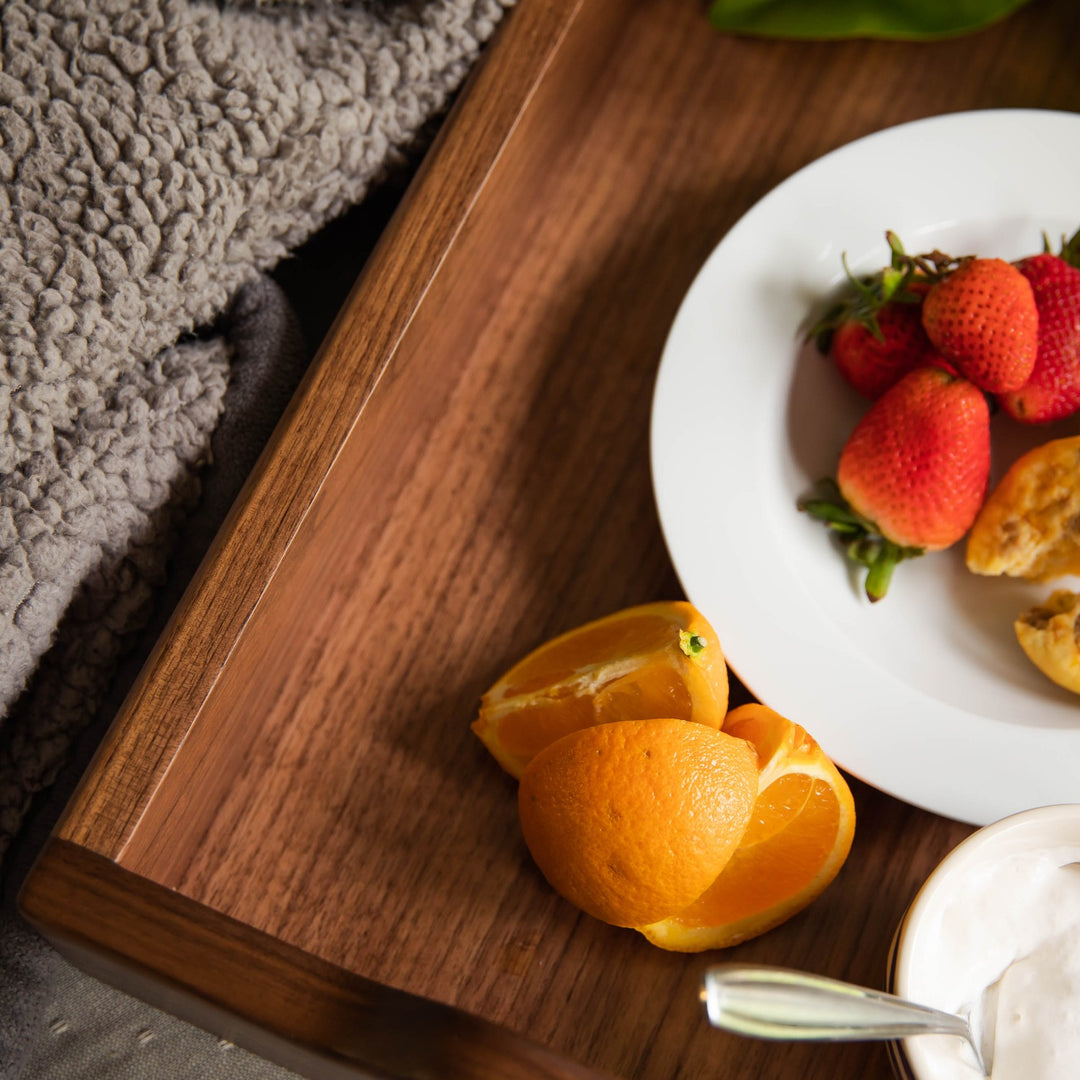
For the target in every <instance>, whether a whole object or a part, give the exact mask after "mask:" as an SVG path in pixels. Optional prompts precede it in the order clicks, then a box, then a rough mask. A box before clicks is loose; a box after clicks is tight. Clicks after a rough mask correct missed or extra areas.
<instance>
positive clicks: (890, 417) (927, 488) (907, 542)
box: [800, 367, 990, 600]
mask: <svg viewBox="0 0 1080 1080" xmlns="http://www.w3.org/2000/svg"><path fill="white" fill-rule="evenodd" d="M989 475H990V410H989V408H988V406H987V403H986V397H985V395H984V394H983V393H982V392H981V391H980V390H979V389H978V388H977V387H976V386H974V385H973V384H972V383H971V382H969V381H968V380H967V379H963V378H959V377H957V376H955V375H952V374H950V373H949V372H947V371H943V370H942V369H940V368H937V367H922V368H917V369H916V370H915V371H912V372H910V373H909V374H907V375H905V376H904V377H903V378H902V379H901V380H900V381H899V382H898V383H897V384H896V385H895V386H894V387H893V388H892V389H891V390H888V391H886V392H885V393H884V394H883V395H882V396H881V397H880V398H878V400H877V401H876V402H874V404H873V405H871V406H870V408H869V409H868V410H867V412H866V414H865V415H864V416H863V418H862V419H861V420H860V421H859V423H858V424H857V425H856V427H855V430H854V431H853V432H852V433H851V436H850V437H849V439H848V441H847V443H846V445H845V446H844V449H843V451H842V453H841V455H840V465H839V468H838V469H837V473H836V480H837V488H838V495H839V498H837V497H835V496H834V497H826V498H810V499H804V500H802V501H801V502H800V508H801V509H803V510H806V511H807V512H808V513H810V514H812V515H813V516H815V517H818V518H820V519H822V520H823V521H825V522H826V523H827V524H828V525H829V527H830V528H831V529H833V530H834V531H835V532H836V533H837V534H838V535H839V536H841V537H843V538H844V540H845V542H846V544H847V555H848V557H849V558H850V559H852V560H854V561H856V562H858V563H861V564H862V565H864V566H866V567H867V568H868V573H867V576H866V584H865V588H866V595H867V596H868V597H869V598H870V599H871V600H880V599H881V598H882V597H883V596H884V595H885V593H886V591H887V590H888V587H889V581H890V580H891V578H892V572H893V569H894V568H895V566H896V564H897V563H898V562H900V561H901V560H902V559H907V558H912V557H914V556H917V555H922V554H923V552H925V551H938V550H941V549H942V548H947V547H948V546H949V545H950V544H954V543H955V542H956V541H957V540H959V539H960V538H961V537H962V536H963V535H964V533H966V532H967V531H968V529H969V528H970V527H971V524H972V522H973V521H974V520H975V517H976V515H977V514H978V512H979V508H980V507H981V506H982V502H983V498H984V497H985V495H986V484H987V480H988V478H989Z"/></svg>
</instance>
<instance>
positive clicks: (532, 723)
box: [472, 601, 728, 778]
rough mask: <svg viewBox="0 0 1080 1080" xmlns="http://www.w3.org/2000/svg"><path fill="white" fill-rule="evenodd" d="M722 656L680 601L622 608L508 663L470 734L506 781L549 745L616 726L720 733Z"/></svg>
mask: <svg viewBox="0 0 1080 1080" xmlns="http://www.w3.org/2000/svg"><path fill="white" fill-rule="evenodd" d="M727 702H728V674H727V665H726V663H725V661H724V653H723V651H722V650H721V648H720V642H719V641H718V639H717V637H716V634H715V632H714V631H713V629H712V627H711V626H710V625H709V624H708V622H706V620H705V618H704V616H703V615H702V614H701V613H700V612H699V611H698V610H697V609H696V608H695V607H694V606H693V605H692V604H689V603H686V602H685V601H663V602H658V603H654V604H643V605H640V606H638V607H632V608H626V609H625V610H623V611H617V612H615V613H614V614H612V615H608V616H605V617H604V618H602V619H598V620H596V621H595V622H591V623H586V624H585V625H584V626H581V627H578V628H577V629H575V630H571V631H569V632H568V633H565V634H562V635H561V636H559V637H557V638H553V639H552V640H551V641H549V642H547V643H546V644H544V645H541V646H540V647H539V648H538V649H536V650H535V651H534V652H531V653H530V654H529V655H528V656H526V657H525V658H524V659H523V660H521V661H519V662H518V663H517V664H515V665H514V666H513V667H512V668H511V669H510V670H509V671H508V672H507V673H506V674H505V675H503V677H502V678H501V679H499V681H498V682H497V683H495V685H494V686H492V687H491V689H490V690H488V692H487V693H486V694H485V695H484V696H483V698H482V700H481V702H480V715H479V717H478V718H477V719H476V720H475V721H474V722H473V725H472V730H473V731H474V732H475V733H476V734H477V736H478V737H479V738H480V739H481V741H482V742H483V743H484V745H485V746H486V747H487V748H488V750H490V751H491V753H492V754H493V755H494V757H495V759H496V760H497V761H498V762H499V764H500V765H502V767H503V768H504V769H505V770H506V771H507V772H508V773H510V774H511V775H512V776H515V777H518V778H520V777H521V773H522V771H523V770H524V768H525V766H526V765H527V764H528V763H529V761H531V760H532V758H533V757H534V756H535V755H536V754H538V753H539V752H540V751H541V750H543V749H544V748H545V747H546V746H549V745H550V744H551V743H553V742H554V741H555V740H556V739H559V738H561V737H562V736H563V735H567V734H569V733H570V732H572V731H578V730H580V729H581V728H586V727H592V726H593V725H595V724H606V723H612V722H615V721H620V720H648V719H653V718H656V717H667V718H673V719H677V720H693V721H697V722H700V723H703V724H707V725H708V726H709V727H713V728H720V727H721V726H722V725H723V722H724V713H725V711H726V710H727Z"/></svg>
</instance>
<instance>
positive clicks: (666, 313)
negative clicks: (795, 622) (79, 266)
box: [23, 0, 1080, 1080]
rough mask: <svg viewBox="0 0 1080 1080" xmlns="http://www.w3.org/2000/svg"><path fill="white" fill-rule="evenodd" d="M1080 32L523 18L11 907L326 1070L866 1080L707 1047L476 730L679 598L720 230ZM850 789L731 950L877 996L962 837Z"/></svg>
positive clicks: (677, 982)
mask: <svg viewBox="0 0 1080 1080" xmlns="http://www.w3.org/2000/svg"><path fill="white" fill-rule="evenodd" d="M1078 30H1080V8H1077V7H1076V6H1075V5H1072V4H1070V3H1068V2H1067V0H1060V2H1057V3H1054V2H1049V0H1044V2H1037V3H1033V4H1032V5H1030V7H1027V8H1025V9H1023V10H1021V11H1020V12H1019V13H1018V14H1017V15H1015V16H1013V17H1012V18H1010V19H1009V20H1008V21H1007V22H1005V23H1002V24H1000V25H998V26H996V27H994V28H992V29H990V30H987V31H984V32H982V33H980V34H976V35H972V36H970V37H967V38H963V39H960V40H956V41H948V42H941V43H935V44H932V45H927V44H899V43H873V44H870V43H866V42H850V43H824V44H808V43H793V42H769V41H757V40H749V39H738V38H734V37H724V36H720V35H718V34H716V33H714V32H713V31H712V30H711V29H710V27H709V26H708V23H707V21H706V19H705V14H704V10H703V8H702V7H701V5H699V4H698V3H696V2H694V0H665V2H663V3H661V2H659V0H519V5H518V7H517V8H516V9H515V10H514V11H513V12H512V13H511V15H510V16H509V17H508V19H507V21H506V24H505V25H504V27H503V28H502V29H501V31H500V33H499V35H498V37H497V39H496V41H495V43H494V44H493V45H492V47H491V48H490V49H489V51H488V53H487V54H486V57H485V59H484V61H483V62H482V64H481V65H480V67H479V69H478V70H477V71H476V72H475V73H474V76H473V77H472V79H471V80H470V83H469V86H468V88H467V91H466V92H465V94H464V95H463V97H462V99H461V101H459V103H458V105H457V106H456V107H455V110H454V112H453V113H452V115H451V117H450V118H449V120H448V121H447V122H446V123H445V125H444V127H443V129H442V131H441V133H440V136H439V139H438V141H437V143H436V145H435V147H434V148H433V150H432V151H431V152H430V153H429V155H428V158H427V159H426V161H425V164H424V166H423V168H422V169H421V172H420V174H419V175H418V177H417V179H416V181H415V182H414V184H413V186H412V188H411V189H410V191H409V193H408V195H407V196H406V199H405V201H404V203H403V204H402V206H401V208H400V210H399V212H398V214H397V215H396V216H395V219H394V221H393V222H392V224H391V225H390V227H389V228H388V230H387V232H386V234H385V236H384V237H383V239H382V241H381V243H380V246H379V249H378V250H377V252H376V253H375V255H374V256H373V257H372V259H371V260H370V262H369V265H368V266H367V267H366V268H365V271H364V273H363V275H362V276H361V278H360V279H359V281H358V283H357V286H356V288H355V289H354V291H353V293H352V295H351V297H350V300H349V302H348V303H347V304H346V306H345V308H344V310H343V311H342V313H341V315H340V316H339V318H338V320H337V322H336V323H335V325H334V327H333V329H332V330H331V332H330V334H329V336H328V338H327V340H326V342H325V343H324V345H323V348H322V350H321V351H320V354H319V357H318V358H317V361H316V363H315V365H314V366H313V369H312V371H311V372H310V373H309V376H308V378H307V379H306V381H305V383H304V385H303V386H302V387H301V389H300V391H299V392H298V394H297V396H296V399H295V400H294V401H293V403H292V405H291V407H290V409H289V412H288V414H287V415H286V417H285V418H284V420H283V421H282V424H281V425H280V427H279V429H278V431H277V432H276V434H275V437H274V440H273V442H272V445H271V446H270V448H269V449H268V451H267V453H266V454H265V455H264V457H263V459H262V460H261V461H260V464H259V466H258V468H257V469H256V472H255V474H254V475H253V477H252V478H251V481H250V482H249V484H248V486H247V487H246V489H245V491H244V493H243V494H242V496H241V498H240V500H239V501H238V504H237V506H236V507H235V508H234V511H233V514H232V515H231V517H230V519H229V521H228V522H227V524H226V526H225V528H224V529H223V531H222V533H221V535H220V536H219V538H218V541H217V543H216V545H215V547H214V549H213V551H212V552H211V554H210V556H209V557H208V559H207V561H206V563H205V564H204V566H203V568H202V570H201V571H200V574H199V576H198V578H197V579H196V581H195V582H194V584H193V586H192V588H191V589H190V590H189V592H188V594H187V596H186V597H185V600H184V601H183V603H182V604H181V606H180V608H179V610H178V611H177V613H176V616H175V618H174V620H173V622H172V623H171V625H170V627H169V629H168V630H167V632H166V634H165V635H164V637H163V638H162V641H161V642H160V643H159V645H158V647H157V649H156V651H155V653H154V655H153V656H152V658H151V660H150V662H149V663H148V665H147V667H146V669H145V670H144V672H143V674H142V676H141V678H140V680H139V683H138V684H137V686H136V687H135V689H134V690H133V692H132V694H131V696H130V698H129V700H128V701H127V703H126V704H125V707H124V709H123V710H122V712H121V714H120V716H119V717H118V719H117V721H116V723H115V724H114V726H113V729H112V731H111V732H110V735H109V737H108V739H107V740H106V743H105V745H104V746H103V747H102V749H101V751H100V752H99V754H98V756H97V758H96V759H95V762H94V764H93V766H92V767H91V769H90V771H89V773H88V775H87V777H86V778H85V780H84V782H83V785H82V786H81V788H80V790H79V792H78V793H77V795H76V797H75V799H74V800H73V802H72V804H71V806H70V807H69V809H68V812H67V814H66V816H65V818H64V820H63V821H62V822H61V824H60V826H59V827H58V829H57V832H56V835H55V837H54V839H53V840H52V841H51V842H50V845H49V847H48V848H47V849H46V851H45V852H44V853H43V855H42V858H41V859H40V860H39V863H38V865H37V867H36V869H35V870H34V872H33V873H32V875H31V877H30V879H29V881H28V883H27V886H26V889H25V891H24V896H23V908H24V911H25V913H26V914H27V916H28V917H29V918H31V919H32V920H33V921H34V922H35V923H36V924H37V925H38V926H39V927H41V928H42V930H43V931H44V932H45V933H46V934H47V935H48V936H50V937H51V938H52V939H53V940H54V941H56V942H57V944H58V945H59V946H60V947H61V948H63V949H65V950H66V951H67V952H68V953H69V954H70V955H72V956H73V957H74V958H75V959H77V961H78V962H80V963H82V964H84V965H85V966H87V967H88V968H90V969H91V970H94V971H97V972H99V973H100V974H102V975H103V976H104V977H106V978H109V979H111V980H112V981H114V982H117V983H119V984H120V985H123V986H126V987H127V988H129V989H132V990H134V991H135V992H137V993H140V994H142V995H143V996H144V997H147V998H149V999H150V1000H154V1001H157V1002H159V1003H163V1004H165V1005H166V1007H169V1008H171V1009H173V1011H176V1012H179V1013H181V1014H183V1015H187V1016H190V1017H192V1018H194V1019H195V1020H197V1021H198V1022H200V1023H203V1024H204V1025H206V1026H209V1027H212V1028H214V1029H215V1030H218V1031H221V1032H223V1033H228V1034H230V1035H232V1036H233V1037H236V1038H238V1039H240V1040H241V1041H243V1042H245V1043H246V1044H247V1045H251V1046H253V1047H254V1048H255V1049H258V1050H260V1051H261V1052H263V1053H266V1054H268V1055H270V1056H273V1057H275V1058H276V1059H278V1060H281V1061H284V1062H286V1063H288V1064H292V1065H293V1066H294V1067H299V1068H303V1069H304V1070H305V1071H307V1072H308V1073H309V1074H310V1075H313V1076H315V1075H320V1076H322V1075H326V1076H330V1075H334V1076H337V1075H359V1074H364V1075H369V1074H378V1075H394V1076H428V1075H430V1076H463V1077H464V1076H492V1077H495V1076H501V1077H511V1076H517V1075H521V1076H549V1075H550V1076H573V1075H583V1076H584V1075H586V1074H588V1075H601V1074H609V1075H616V1076H623V1077H635V1078H638V1077H640V1078H643V1080H648V1078H653V1077H655V1078H661V1077H664V1078H667V1077H673V1076H684V1077H706V1076H709V1077H723V1078H732V1080H734V1078H743V1077H745V1078H749V1077H757V1076H760V1075H770V1076H775V1077H796V1076H798V1077H807V1078H814V1077H820V1078H825V1077H836V1076H840V1075H850V1076H859V1077H872V1076H882V1077H884V1076H887V1075H888V1064H887V1059H886V1056H885V1053H884V1051H883V1049H882V1048H881V1047H880V1046H875V1045H860V1046H845V1047H827V1048H826V1047H806V1046H792V1045H779V1044H768V1043H756V1042H749V1041H741V1040H738V1039H735V1038H732V1037H728V1036H724V1035H721V1034H719V1033H716V1032H714V1031H711V1030H709V1029H708V1027H707V1025H706V1024H705V1023H704V1021H703V1018H702V1014H701V1008H700V1004H699V1002H698V1000H697V989H698V984H699V980H700V976H701V973H702V971H703V969H704V968H705V966H707V964H708V963H709V962H712V961H714V960H716V959H717V958H718V955H717V954H706V955H704V956H690V957H687V956H680V955H674V954H667V953H663V952H661V951H659V950H656V949H654V948H653V947H652V946H650V945H648V944H647V943H646V942H645V940H644V939H643V938H640V937H639V936H638V935H636V934H634V933H633V932H631V931H622V930H617V929H614V928H611V927H607V926H604V925H602V924H600V923H598V922H596V921H594V920H592V919H589V918H588V917H586V916H584V915H582V914H580V913H578V912H576V911H575V910H574V909H573V908H571V907H570V906H569V905H568V904H566V903H564V902H563V901H561V900H560V899H559V898H558V897H557V896H556V895H555V894H554V893H553V892H552V891H551V890H550V889H549V888H548V887H547V885H546V884H545V883H544V881H543V879H542V878H541V877H540V875H539V873H538V872H537V871H536V870H535V868H534V867H533V866H532V864H531V862H530V860H529V857H528V853H527V851H526V850H525V848H524V845H523V844H522V842H521V839H520V835H519V832H518V827H517V822H516V806H515V792H514V784H513V782H512V781H511V780H510V779H509V778H508V777H506V776H505V775H504V774H503V773H502V772H501V771H500V770H499V768H498V767H497V766H496V765H495V763H494V762H493V761H492V760H490V759H489V758H488V756H487V754H486V752H485V751H484V750H483V748H482V747H481V746H480V744H479V742H478V741H477V740H476V739H475V738H474V737H473V736H472V735H471V734H470V732H469V728H468V725H469V722H470V721H471V719H472V718H473V716H474V714H475V707H476V702H477V700H478V698H479V695H480V694H481V693H482V692H483V690H484V689H485V688H486V687H487V686H488V685H489V684H490V683H491V682H492V681H493V680H494V679H495V678H496V677H497V676H498V675H499V674H500V673H501V672H502V670H503V669H504V668H505V667H506V666H508V664H509V663H511V662H512V661H514V660H515V659H517V658H518V657H519V656H520V655H522V654H523V653H524V652H525V651H527V650H528V649H529V648H531V647H533V646H534V645H536V644H538V643H539V642H540V641H542V640H544V639H545V638H547V637H549V636H551V635H552V634H554V633H556V632H559V631H561V630H564V629H567V628H569V627H572V626H575V625H577V624H579V623H581V622H584V621H585V620H587V619H589V618H592V617H596V616H599V615H601V614H605V613H607V612H609V611H612V610H614V609H616V608H619V607H622V606H625V605H628V604H631V603H635V602H640V601H644V600H649V599H656V598H662V597H674V596H677V595H679V587H678V583H677V581H676V579H675V576H674V573H673V571H672V568H671V565H670V563H669V561H668V558H667V555H666V553H665V550H664V546H663V542H662V539H661V536H660V531H659V527H658V523H657V520H656V515H655V509H654V505H653V499H652V493H651V487H650V481H649V465H648V419H649V408H650V396H651V388H652V382H653V379H654V376H655V372H656V366H657V362H658V359H659V356H660V352H661V349H662V346H663V342H664V339H665V336H666V334H667V331H668V328H669V326H670V324H671V320H672V318H673V317H674V314H675V312H676V310H677V307H678V305H679V302H680V300H681V298H682V296H683V294H684V292H685V290H686V289H687V287H688V286H689V284H690V282H691V281H692V279H693V277H694V275H695V273H696V272H697V270H698V269H699V267H700V265H701V263H702V262H703V261H704V259H705V257H706V256H707V255H708V253H709V252H710V250H711V249H712V248H713V246H714V245H715V244H716V243H717V242H718V240H719V239H720V238H721V237H722V236H723V235H724V233H725V231H726V230H727V229H728V228H730V226H731V225H732V224H733V223H734V222H735V221H736V220H737V219H738V218H739V216H740V215H741V214H742V213H744V212H745V211H746V210H747V209H748V208H749V207H750V206H751V205H752V204H753V203H754V202H755V201H756V200H757V199H758V198H760V197H761V196H762V195H763V194H764V193H765V192H767V191H768V190H769V189H770V188H772V187H773V186H775V184H777V183H778V182H779V181H780V180H782V179H784V178H785V177H787V176H789V175H790V174H791V173H793V172H794V171H795V170H797V169H798V168H800V167H801V166H802V165H804V164H806V163H807V162H809V161H811V160H813V159H815V158H816V157H818V156H820V155H821V154H823V153H825V152H827V151H828V150H830V149H833V148H834V147H836V146H838V145H841V144H843V143H845V142H848V141H850V140H852V139H854V138H857V137H859V136H861V135H864V134H866V133H869V132H871V131H874V130H877V129H880V128H882V127H886V126H889V125H892V124H894V123H899V122H902V121H905V120H911V119H915V118H918V117H922V116H927V115H932V114H935V113H940V112H949V111H955V110H959V109H969V108H981V107H1001V106H1026V107H1032V106H1035V107H1052V108H1064V109H1072V110H1076V109H1080V80H1077V78H1076V74H1075V56H1074V55H1073V45H1072V43H1073V42H1075V41H1076V40H1077V32H1078ZM927 167H928V169H933V168H947V167H948V163H947V162H930V163H927ZM1078 218H1080V213H1078ZM885 225H887V223H883V226H885ZM777 256H778V258H780V257H782V253H779V252H778V253H777ZM706 480H707V478H706ZM709 497H721V498H722V492H711V493H710V494H709ZM748 698H749V695H748V694H747V692H746V691H745V690H744V689H742V688H741V687H736V692H735V699H736V702H738V701H739V700H747V699H748ZM795 719H797V717H796V718H795ZM853 786H854V790H855V795H856V800H857V807H858V812H859V826H858V832H857V837H856V842H855V846H854V849H853V851H852V855H851V857H850V859H849V862H848V864H847V866H846V867H845V868H844V870H843V871H842V873H841V875H840V878H839V879H838V880H837V882H836V883H835V884H834V885H833V886H832V888H830V890H828V892H827V893H826V894H825V896H824V897H823V898H822V899H821V900H820V901H818V902H817V903H816V904H815V905H814V906H813V907H812V908H811V909H809V910H808V911H807V912H805V913H804V914H803V915H801V916H799V917H798V918H796V919H794V920H792V921H791V922H790V923H788V924H786V925H785V926H783V927H781V928H780V929H778V930H776V931H774V932H772V933H770V934H768V935H766V936H764V937H762V938H760V939H758V940H756V941H753V942H750V943H747V944H746V945H744V946H741V947H740V948H738V949H736V950H731V951H730V952H729V953H727V954H724V955H723V956H722V957H720V958H723V959H733V958H737V959H740V960H745V961H754V962H771V963H783V964H786V965H789V966H795V967H801V968H806V969H810V970H814V971H819V972H823V973H827V974H832V975H835V976H839V977H844V978H849V979H853V980H855V981H859V982H862V983H865V984H868V985H876V986H880V985H882V984H883V980H884V973H885V964H886V954H887V950H888V945H889V941H890V938H891V936H892V933H893V930H894V928H895V926H896V924H897V922H898V921H899V918H900V916H901V914H902V912H903V910H904V908H905V906H906V905H907V904H908V903H909V901H910V900H911V898H912V896H913V895H914V893H915V891H916V889H917V887H918V885H919V883H920V882H921V881H922V880H923V879H924V877H925V875H926V874H927V872H928V871H929V870H930V869H931V868H932V866H933V865H934V864H935V863H936V861H937V860H938V859H939V858H940V857H941V856H942V855H943V854H944V853H945V852H946V851H947V850H948V849H949V848H950V847H951V846H953V845H954V844H955V843H956V842H958V841H959V840H960V839H961V838H962V837H963V836H964V835H966V833H967V832H968V831H969V830H968V829H967V827H966V826H963V825H959V824H957V823H955V822H949V821H945V820H944V819H941V818H937V817H935V816H934V815H931V814H927V813H924V812H921V811H918V810H915V809H913V808H911V807H907V806H905V805H903V804H901V803H899V802H897V801H896V800H893V799H891V798H888V797H887V796H884V795H882V794H880V793H878V792H875V791H873V790H871V789H870V788H868V787H866V786H864V785H861V784H858V783H854V785H853ZM418 999H423V1000H418ZM442 1006H448V1007H450V1008H449V1009H443V1008H442ZM456 1010H462V1012H458V1011H456ZM518 1036H522V1037H524V1038H518ZM572 1062H577V1063H580V1065H581V1066H582V1068H580V1069H578V1068H577V1067H576V1066H575V1065H573V1064H571V1063H572Z"/></svg>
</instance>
